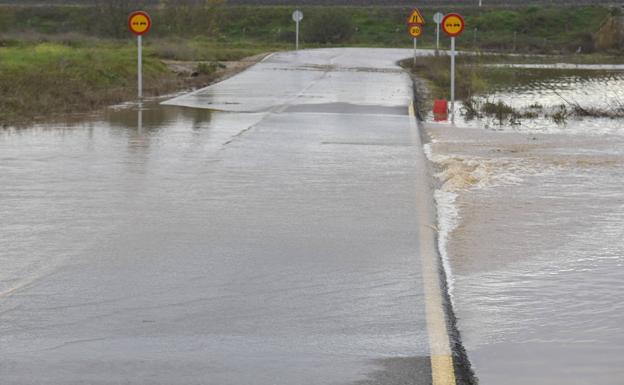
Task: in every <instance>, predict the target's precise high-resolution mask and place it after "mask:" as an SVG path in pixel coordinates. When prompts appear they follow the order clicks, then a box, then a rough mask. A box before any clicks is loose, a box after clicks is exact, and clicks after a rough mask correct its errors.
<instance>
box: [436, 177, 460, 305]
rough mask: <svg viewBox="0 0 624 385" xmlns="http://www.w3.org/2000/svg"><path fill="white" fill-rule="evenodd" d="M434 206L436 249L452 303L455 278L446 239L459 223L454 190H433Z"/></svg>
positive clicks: (447, 239)
mask: <svg viewBox="0 0 624 385" xmlns="http://www.w3.org/2000/svg"><path fill="white" fill-rule="evenodd" d="M433 196H434V198H435V202H436V207H437V210H438V249H439V251H440V257H441V258H442V267H443V268H444V273H445V275H446V285H447V289H448V294H449V297H450V299H451V304H453V292H454V284H455V280H454V278H453V270H452V268H451V261H450V259H449V255H448V248H447V245H448V241H449V238H450V236H451V234H452V233H453V230H455V229H456V228H457V226H458V225H459V221H460V217H459V210H458V209H457V205H456V204H455V202H456V200H457V194H456V193H454V192H449V191H444V190H441V189H438V190H436V191H435V192H434V195H433Z"/></svg>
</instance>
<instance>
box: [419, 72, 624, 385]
mask: <svg viewBox="0 0 624 385" xmlns="http://www.w3.org/2000/svg"><path fill="white" fill-rule="evenodd" d="M534 71H536V70H535V69H529V70H527V72H526V73H525V75H524V76H526V77H527V79H528V78H533V79H532V80H528V81H526V82H524V83H522V84H516V85H513V86H511V87H501V88H500V89H498V90H497V91H496V92H494V93H493V94H492V95H489V96H487V98H489V99H490V100H494V101H495V100H499V99H500V100H503V101H504V102H505V103H508V104H510V105H512V106H514V107H517V108H522V107H523V106H527V105H530V104H539V105H541V106H543V108H545V109H548V108H555V107H556V106H557V105H558V104H561V97H562V96H563V97H564V98H566V99H570V100H574V101H577V102H579V103H581V104H582V105H585V106H597V107H604V106H614V105H615V106H619V105H620V104H619V103H620V101H624V76H623V75H622V73H621V72H609V71H593V72H592V75H591V76H589V75H587V76H586V74H585V73H583V74H579V73H578V72H576V73H569V72H566V71H563V72H560V71H556V73H554V72H552V70H543V69H538V70H537V71H538V72H539V73H540V75H539V76H537V75H536V73H535V72H534ZM544 71H547V72H546V73H550V76H551V78H544V76H545V75H544V74H545V72H544ZM548 71H550V72H548ZM458 126H459V127H445V126H442V125H435V124H434V125H431V126H430V127H429V128H428V131H429V133H430V135H431V138H432V142H431V143H430V144H428V145H427V147H426V150H427V152H428V156H429V157H430V159H431V160H432V161H433V162H434V163H436V165H437V168H438V172H439V174H438V179H439V180H440V188H439V189H438V191H437V192H436V200H437V203H438V210H439V217H440V226H441V232H440V241H441V247H443V250H442V252H443V254H444V257H445V263H446V265H447V268H448V269H449V270H450V272H451V277H452V279H451V287H452V290H453V293H452V297H453V302H454V308H455V311H456V314H457V317H458V319H459V328H460V331H461V333H462V337H463V341H464V343H465V346H466V348H467V350H468V354H469V357H470V359H471V361H472V363H473V366H474V369H475V371H476V373H477V377H479V379H480V384H482V385H497V384H506V385H524V384H540V385H555V384H562V383H565V384H574V385H577V384H578V385H581V384H589V383H591V384H596V385H613V384H616V383H619V382H620V379H621V378H623V377H624V369H623V368H622V366H621V357H622V355H624V337H623V336H624V300H622V298H624V225H623V224H624V194H623V193H622V186H624V171H623V170H624V135H623V134H624V120H622V119H596V118H584V119H578V120H568V122H567V124H565V125H557V124H555V123H553V122H552V121H551V120H548V119H535V120H523V122H522V124H519V125H508V124H507V125H502V126H500V125H498V124H496V123H495V122H492V121H488V120H483V119H482V120H477V119H475V120H471V121H468V120H464V121H462V122H461V123H460V124H458ZM461 126H463V127H467V128H460V127H461Z"/></svg>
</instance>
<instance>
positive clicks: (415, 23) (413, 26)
mask: <svg viewBox="0 0 624 385" xmlns="http://www.w3.org/2000/svg"><path fill="white" fill-rule="evenodd" d="M424 24H425V19H424V18H423V17H422V14H421V13H420V11H419V10H418V9H415V8H414V9H413V10H412V12H411V13H410V15H409V17H408V18H407V29H408V32H409V34H410V36H411V37H412V38H413V39H414V65H416V49H417V48H418V38H419V37H420V36H421V35H422V33H423V25H424Z"/></svg>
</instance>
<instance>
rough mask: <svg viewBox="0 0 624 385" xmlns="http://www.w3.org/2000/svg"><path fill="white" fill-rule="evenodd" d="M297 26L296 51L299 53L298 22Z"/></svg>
mask: <svg viewBox="0 0 624 385" xmlns="http://www.w3.org/2000/svg"><path fill="white" fill-rule="evenodd" d="M296 24H297V32H295V39H296V42H295V50H297V51H299V21H297V22H296Z"/></svg>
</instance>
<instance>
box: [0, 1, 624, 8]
mask: <svg viewBox="0 0 624 385" xmlns="http://www.w3.org/2000/svg"><path fill="white" fill-rule="evenodd" d="M482 1H483V6H485V7H491V6H496V7H504V6H530V5H541V6H548V5H561V6H564V5H570V6H574V5H579V6H580V5H607V6H621V5H622V4H623V3H622V2H621V1H614V0H532V1H526V0H482ZM163 2H165V1H163V0H0V4H12V5H93V4H94V3H114V4H122V5H126V6H130V7H134V8H136V7H140V6H156V5H160V4H162V3H163ZM202 2H204V0H180V1H179V3H182V4H190V3H191V4H192V3H202ZM478 3H479V0H419V1H418V2H416V3H415V2H414V0H227V1H226V4H229V5H262V6H269V5H288V6H311V5H342V6H360V5H361V6H379V7H388V6H390V7H391V6H414V5H418V6H425V7H429V6H449V5H452V6H456V7H474V6H475V5H477V4H478Z"/></svg>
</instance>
